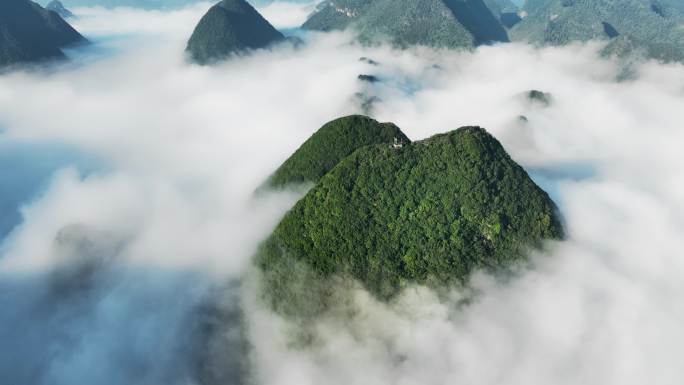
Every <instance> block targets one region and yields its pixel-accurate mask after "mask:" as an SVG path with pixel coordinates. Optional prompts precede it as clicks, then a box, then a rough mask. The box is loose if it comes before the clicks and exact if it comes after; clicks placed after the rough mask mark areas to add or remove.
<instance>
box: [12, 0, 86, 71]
mask: <svg viewBox="0 0 684 385" xmlns="http://www.w3.org/2000/svg"><path fill="white" fill-rule="evenodd" d="M85 41H86V40H85V38H83V36H81V35H80V34H79V33H78V32H76V30H74V29H73V28H72V27H71V26H70V25H69V24H68V23H67V22H66V21H64V20H63V19H62V18H61V17H60V16H59V15H58V14H57V13H55V12H52V11H48V10H45V9H44V8H43V7H41V6H40V5H38V4H36V3H34V2H32V1H29V0H2V1H0V67H2V66H7V65H13V64H18V63H35V62H40V61H43V60H47V59H55V58H63V57H64V53H63V52H62V48H63V47H65V46H68V45H70V44H76V43H81V42H85Z"/></svg>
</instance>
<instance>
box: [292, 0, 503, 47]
mask: <svg viewBox="0 0 684 385" xmlns="http://www.w3.org/2000/svg"><path fill="white" fill-rule="evenodd" d="M303 27H304V28H306V29H310V30H319V31H329V30H340V29H346V28H353V29H354V31H355V32H356V33H357V34H358V37H359V39H360V41H362V42H364V43H376V42H378V41H382V40H385V39H388V40H389V41H390V42H391V43H392V44H394V45H396V46H400V47H407V46H411V45H425V46H431V47H439V48H471V47H474V46H476V45H479V44H484V43H488V42H492V41H508V36H507V34H506V31H505V29H504V28H503V27H502V26H501V24H500V22H499V20H498V19H497V18H496V17H495V16H494V15H493V14H492V11H491V10H490V9H489V8H487V5H485V3H483V2H482V0H425V1H415V0H328V1H325V2H323V3H321V5H320V6H319V7H318V9H317V11H316V12H315V13H314V14H313V15H312V16H311V17H310V18H309V20H307V22H306V23H304V25H303Z"/></svg>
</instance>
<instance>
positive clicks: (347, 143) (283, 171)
mask: <svg viewBox="0 0 684 385" xmlns="http://www.w3.org/2000/svg"><path fill="white" fill-rule="evenodd" d="M395 140H396V141H398V142H399V143H410V140H409V139H408V138H407V137H406V135H404V133H403V132H401V130H400V129H399V127H397V126H395V125H394V124H392V123H379V122H378V121H376V120H374V119H371V118H368V117H365V116H360V115H352V116H347V117H343V118H339V119H336V120H333V121H332V122H329V123H327V124H325V125H324V126H323V127H321V128H320V129H319V130H318V131H316V133H315V134H313V136H311V138H309V139H308V140H307V141H306V142H304V144H303V145H302V146H301V147H300V148H299V149H298V150H297V151H296V152H295V153H294V154H293V155H292V156H291V157H290V158H288V159H287V160H286V161H285V163H283V165H282V166H280V167H279V168H278V170H276V172H275V173H274V174H273V175H272V176H271V177H270V178H269V180H268V181H267V183H266V185H267V186H269V187H275V188H283V187H286V186H288V185H297V184H304V183H317V182H318V181H319V180H320V179H321V178H322V177H323V175H325V174H327V173H328V171H330V170H332V168H333V167H335V166H336V165H337V164H338V163H339V162H340V161H341V160H342V159H344V158H346V157H347V156H349V155H351V154H352V153H353V152H354V151H356V150H357V149H359V148H361V147H364V146H368V145H373V144H379V143H388V144H389V143H394V141H395Z"/></svg>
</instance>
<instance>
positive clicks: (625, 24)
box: [510, 0, 684, 61]
mask: <svg viewBox="0 0 684 385" xmlns="http://www.w3.org/2000/svg"><path fill="white" fill-rule="evenodd" d="M672 1H673V0H665V1H663V0H620V1H616V0H528V1H527V3H526V5H525V11H526V12H527V17H525V18H524V19H523V20H522V21H521V22H520V23H518V24H517V25H516V26H515V27H514V28H513V29H512V30H511V31H510V35H511V38H512V39H513V40H523V41H530V42H534V43H539V44H549V45H565V44H568V43H572V42H575V41H582V42H583V41H588V40H592V39H604V40H612V41H613V42H611V46H612V47H609V49H610V50H611V52H612V53H614V54H617V55H624V54H628V53H629V52H627V51H628V50H633V49H641V50H643V51H644V52H645V53H646V55H647V56H649V57H653V58H657V59H662V60H668V61H670V60H683V59H684V28H683V26H684V15H683V14H682V11H681V10H680V9H678V8H677V7H675V6H673V2H672Z"/></svg>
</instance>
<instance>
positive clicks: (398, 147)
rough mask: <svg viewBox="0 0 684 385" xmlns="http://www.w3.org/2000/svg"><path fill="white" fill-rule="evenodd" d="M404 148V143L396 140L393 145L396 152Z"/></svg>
mask: <svg viewBox="0 0 684 385" xmlns="http://www.w3.org/2000/svg"><path fill="white" fill-rule="evenodd" d="M402 147H404V143H403V142H402V141H401V140H399V139H397V138H394V143H392V148H393V149H395V150H396V149H400V148H402Z"/></svg>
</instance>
